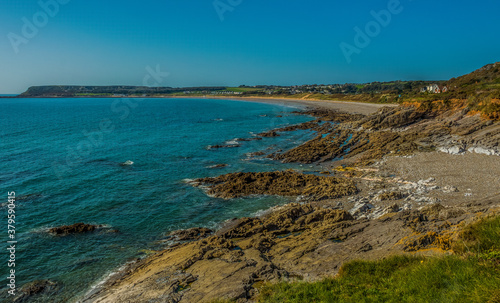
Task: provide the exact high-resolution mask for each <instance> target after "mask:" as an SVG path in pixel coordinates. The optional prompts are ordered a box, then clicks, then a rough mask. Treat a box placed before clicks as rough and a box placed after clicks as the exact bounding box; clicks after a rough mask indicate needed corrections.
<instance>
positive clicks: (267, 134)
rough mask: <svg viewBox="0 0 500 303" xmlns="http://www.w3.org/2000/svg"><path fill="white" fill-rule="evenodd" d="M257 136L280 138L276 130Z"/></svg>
mask: <svg viewBox="0 0 500 303" xmlns="http://www.w3.org/2000/svg"><path fill="white" fill-rule="evenodd" d="M257 136H260V137H266V138H269V137H279V136H280V135H279V134H278V133H277V132H275V131H274V130H271V131H268V132H263V133H260V134H258V135H257Z"/></svg>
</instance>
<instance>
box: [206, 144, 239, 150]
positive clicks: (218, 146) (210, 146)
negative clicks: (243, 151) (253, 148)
mask: <svg viewBox="0 0 500 303" xmlns="http://www.w3.org/2000/svg"><path fill="white" fill-rule="evenodd" d="M233 147H240V146H239V145H238V144H224V145H209V146H207V149H208V150H211V149H219V148H233Z"/></svg>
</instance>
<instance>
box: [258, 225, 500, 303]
mask: <svg viewBox="0 0 500 303" xmlns="http://www.w3.org/2000/svg"><path fill="white" fill-rule="evenodd" d="M499 232H500V217H496V218H489V219H483V220H481V221H478V222H477V223H475V224H472V225H470V226H468V227H466V228H465V229H464V230H463V232H462V233H461V234H460V239H459V240H458V241H457V243H456V244H457V246H456V247H457V248H458V252H459V253H457V254H455V255H447V256H442V257H418V256H407V255H405V256H393V257H389V258H386V259H383V260H379V261H352V262H349V263H347V264H345V265H344V266H343V267H342V269H341V270H340V273H339V275H338V276H337V277H336V278H328V279H324V280H322V281H319V282H313V283H307V282H300V281H299V282H280V283H267V284H265V286H264V287H262V288H261V289H260V291H261V294H260V297H259V302H276V303H277V302H280V303H281V302H500V235H499Z"/></svg>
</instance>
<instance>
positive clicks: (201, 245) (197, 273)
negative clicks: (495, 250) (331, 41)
mask: <svg viewBox="0 0 500 303" xmlns="http://www.w3.org/2000/svg"><path fill="white" fill-rule="evenodd" d="M304 113H305V114H309V115H313V116H314V117H316V120H314V121H311V122H306V123H303V124H299V125H295V126H291V127H285V128H281V129H275V130H271V131H269V132H268V135H269V136H270V137H272V136H275V135H279V133H280V132H285V131H293V130H298V129H310V130H314V131H316V132H317V136H316V137H315V138H314V139H312V140H310V141H308V142H306V143H304V144H302V145H300V146H297V147H295V148H293V149H291V150H287V151H284V152H280V153H274V154H268V155H265V156H267V157H269V158H272V159H275V160H279V161H283V162H298V163H320V164H321V165H322V167H323V169H322V171H321V174H304V173H300V172H296V171H279V172H265V173H263V172H253V173H234V174H226V175H222V176H219V177H215V178H202V179H197V180H194V181H192V182H193V183H192V184H193V185H195V186H204V188H205V190H206V191H207V194H209V195H213V196H215V197H220V198H224V199H231V198H235V197H242V196H247V195H261V194H265V195H283V196H292V197H298V198H299V201H300V203H292V204H288V205H285V206H281V207H275V208H274V209H272V211H270V212H268V213H267V214H265V215H263V216H261V217H255V218H240V219H234V220H232V221H230V222H227V223H226V224H225V225H224V226H223V227H222V228H221V229H220V230H218V231H212V230H208V229H203V228H193V229H189V230H183V231H176V232H173V233H172V234H171V235H170V237H171V239H172V240H174V241H173V242H175V244H174V245H172V246H170V247H168V248H167V249H165V250H163V251H160V252H158V253H156V254H154V255H152V256H150V257H147V258H145V259H142V260H137V261H136V262H133V263H131V264H129V265H128V266H127V267H126V268H125V269H124V270H122V271H120V272H119V273H117V274H116V275H114V276H113V277H112V278H110V279H109V280H107V281H106V282H105V283H103V284H102V285H101V286H100V287H99V288H96V289H94V290H93V291H92V293H90V294H88V295H87V296H86V298H85V299H83V300H82V301H81V302H145V301H147V302H210V301H211V300H215V299H230V300H234V301H236V302H251V301H252V300H254V299H255V298H256V296H257V295H258V292H259V286H260V285H261V283H262V282H264V281H279V280H283V279H285V280H287V279H302V280H307V281H311V280H317V279H320V278H323V277H333V276H335V275H336V274H337V272H338V270H339V268H340V267H341V266H342V264H344V263H345V262H347V261H350V260H354V259H367V260H369V259H379V258H383V257H386V256H389V255H393V254H443V253H445V254H446V253H450V252H451V251H450V247H451V246H450V241H452V240H453V239H454V237H456V234H457V231H458V230H460V228H461V227H462V226H463V225H464V224H465V223H467V222H470V221H472V220H475V219H476V218H477V217H479V216H484V215H488V214H491V213H496V212H498V210H499V206H500V205H499V201H500V193H499V192H497V189H496V188H495V187H494V186H493V187H492V188H491V189H489V188H490V187H487V188H486V189H484V188H482V187H480V184H477V183H474V182H473V181H472V180H463V179H464V178H463V177H461V176H460V174H458V175H456V176H454V175H453V169H454V170H455V171H458V168H459V167H467V169H470V170H474V169H475V168H477V169H478V170H477V171H469V172H468V173H469V175H470V176H474V177H476V178H479V179H480V178H482V175H481V174H482V173H483V171H480V170H479V169H480V165H475V164H474V163H470V161H478V158H474V159H472V160H471V159H469V157H470V156H467V155H465V156H460V155H455V154H454V153H451V154H450V153H446V154H445V153H442V152H440V151H444V150H443V148H446V149H447V150H449V149H450V148H454V146H456V145H457V144H460V146H462V147H461V149H460V150H461V151H462V152H461V153H465V151H467V150H469V151H472V152H476V149H478V150H479V151H483V150H488V151H494V152H489V153H485V152H484V153H483V152H481V154H482V155H480V157H482V158H481V159H480V161H484V163H486V164H485V165H484V166H485V167H486V168H485V169H487V168H488V167H489V168H490V169H492V170H493V171H495V170H496V171H500V166H498V165H499V164H498V162H499V161H498V159H497V158H496V159H495V160H496V161H492V162H491V163H490V162H488V161H491V157H496V156H495V153H497V152H498V150H499V148H500V146H499V142H500V123H498V122H497V123H494V122H492V121H487V120H482V119H481V118H480V117H479V116H474V115H468V113H467V112H466V111H460V112H451V111H450V112H440V113H436V112H426V111H424V110H419V109H418V108H413V107H404V106H400V107H396V108H394V107H393V108H383V109H381V110H379V111H378V112H376V113H373V114H370V115H361V114H349V113H343V112H337V111H330V110H325V109H312V110H309V111H306V112H304ZM260 135H262V136H267V135H266V134H260ZM478 156H479V155H478ZM425 157H429V158H431V160H432V158H439V159H441V157H446V158H445V161H447V162H450V166H451V168H447V167H443V168H442V169H441V171H442V174H439V173H438V172H434V171H433V170H432V168H434V166H436V165H441V164H439V163H438V164H436V163H434V162H432V161H431V160H426V161H424V160H425V159H426V158H425ZM414 159H417V160H419V161H420V162H416V163H414V161H413V160H414ZM400 160H402V161H400ZM415 161H416V160H415ZM428 162H429V163H428ZM411 165H416V166H419V165H420V167H419V169H420V170H418V171H417V170H416V169H414V168H413V166H411ZM495 165H496V166H495ZM412 169H413V171H412ZM406 170H408V171H406ZM431 172H432V174H433V175H428V174H430V173H431ZM489 179H490V180H481V181H482V183H486V184H495V182H498V180H497V179H495V177H494V176H492V177H489ZM481 181H480V182H481ZM446 182H449V183H446ZM496 184H500V183H496ZM469 194H470V195H469Z"/></svg>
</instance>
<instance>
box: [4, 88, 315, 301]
mask: <svg viewBox="0 0 500 303" xmlns="http://www.w3.org/2000/svg"><path fill="white" fill-rule="evenodd" d="M294 110H297V109H296V108H292V107H285V106H280V105H274V104H273V105H271V104H264V103H253V102H242V101H232V100H213V99H96V98H88V99H85V98H78V99H66V98H60V99H0V138H1V140H0V193H1V194H2V195H3V198H2V200H1V202H0V203H1V207H0V212H2V213H3V214H2V215H1V216H0V217H1V218H3V219H1V221H3V222H2V223H1V224H3V225H2V226H3V228H1V229H0V230H1V231H2V237H1V238H2V239H3V240H2V242H3V244H2V245H3V246H4V247H7V243H6V241H7V240H8V238H7V207H6V204H7V203H6V202H7V198H8V196H7V193H8V192H11V191H15V193H16V222H15V228H16V240H17V241H18V243H17V247H16V285H17V287H18V288H20V287H21V286H22V285H23V284H25V283H27V282H30V281H33V280H40V279H50V280H52V281H55V282H57V283H58V290H57V293H56V294H54V295H53V296H51V297H50V298H41V299H40V301H43V302H74V301H76V300H77V299H78V298H80V297H81V296H82V295H84V294H85V293H86V292H87V291H89V289H91V288H92V287H93V286H94V285H96V283H98V282H99V281H101V280H102V279H103V278H104V277H105V276H106V275H108V274H109V273H111V272H113V271H114V270H116V269H117V268H119V267H120V266H121V265H123V264H125V263H126V262H127V261H130V260H133V259H134V258H140V257H144V256H145V254H146V253H147V251H148V250H158V249H161V248H162V244H161V243H162V242H161V240H162V239H165V236H166V235H167V234H168V233H169V232H170V231H173V230H177V229H183V228H190V227H195V226H201V227H209V228H217V226H219V224H220V223H222V222H224V221H225V220H228V219H231V218H234V217H242V216H251V215H255V214H256V213H257V212H259V211H261V210H265V209H267V208H269V207H272V206H274V205H278V204H283V203H286V202H288V201H289V200H287V199H285V198H279V197H252V198H244V199H233V200H228V201H225V200H222V199H217V198H211V197H208V196H207V195H205V194H204V193H203V191H202V190H201V189H198V188H193V187H191V186H190V185H188V184H186V183H185V179H192V178H198V177H205V176H217V175H220V174H224V173H229V172H237V171H266V170H276V169H286V168H297V169H305V170H307V169H314V168H312V167H309V166H307V167H300V166H294V165H292V164H286V165H285V164H282V163H279V162H276V161H272V160H269V159H265V158H250V157H249V156H248V154H249V153H251V152H257V151H261V150H265V149H267V148H270V149H269V150H268V151H269V152H270V151H272V150H273V149H274V150H277V149H287V148H290V147H293V146H296V145H298V144H299V143H301V142H304V141H306V140H308V139H310V138H312V137H313V136H314V134H313V133H311V132H309V131H296V132H291V133H286V134H283V135H282V136H280V137H276V138H264V139H263V140H261V141H248V142H235V141H234V139H235V138H251V137H253V136H254V135H255V134H257V133H260V132H263V131H266V130H270V129H274V128H277V127H281V126H284V125H291V124H296V123H300V122H305V121H309V120H311V119H312V118H311V117H308V116H303V115H296V114H293V113H291V112H292V111H294ZM279 116H281V117H279ZM236 143H238V145H239V147H236V148H220V149H207V147H208V146H210V145H233V144H236ZM127 160H130V161H133V162H134V164H133V165H128V166H123V165H120V163H123V162H125V161H127ZM221 163H225V164H228V166H227V167H224V168H222V169H213V168H209V167H210V166H212V165H215V164H221ZM77 222H85V223H92V224H103V225H105V226H106V228H104V229H102V230H99V231H98V232H95V233H88V234H80V235H71V236H66V237H56V236H52V235H50V234H48V233H47V230H48V229H49V228H51V227H55V226H60V225H67V224H73V223H77ZM112 230H118V232H112ZM2 251H4V253H2V256H3V257H2V258H3V259H5V262H0V276H1V277H2V281H4V282H3V283H2V284H1V290H2V295H5V293H6V284H7V279H5V278H6V277H7V275H8V271H9V268H8V267H7V262H6V260H7V257H8V254H7V252H6V250H5V248H2ZM1 264H3V265H1ZM1 298H3V300H6V299H5V297H1ZM0 300H1V299H0ZM8 302H10V301H8Z"/></svg>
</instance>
